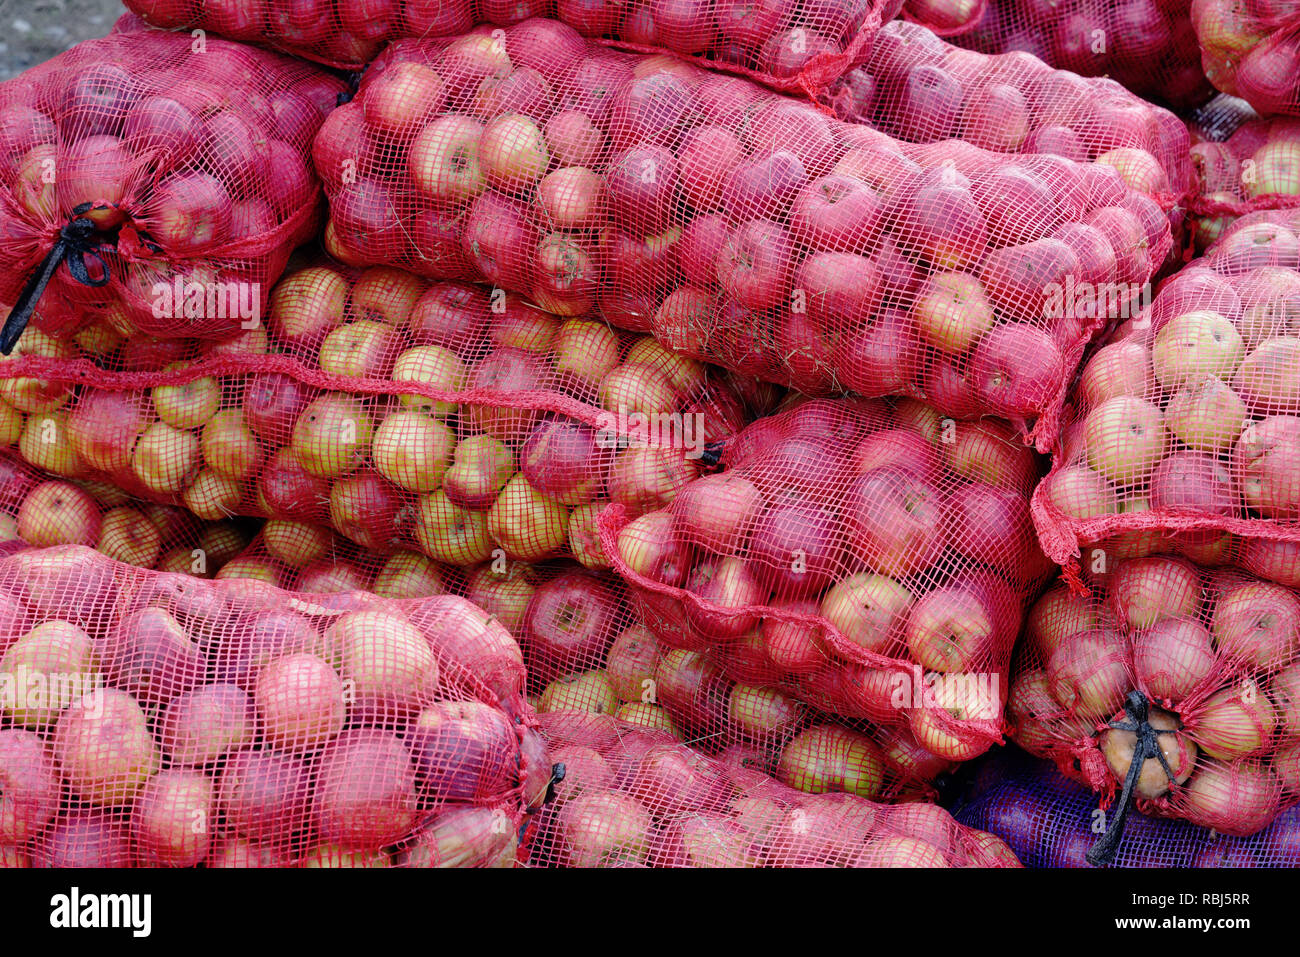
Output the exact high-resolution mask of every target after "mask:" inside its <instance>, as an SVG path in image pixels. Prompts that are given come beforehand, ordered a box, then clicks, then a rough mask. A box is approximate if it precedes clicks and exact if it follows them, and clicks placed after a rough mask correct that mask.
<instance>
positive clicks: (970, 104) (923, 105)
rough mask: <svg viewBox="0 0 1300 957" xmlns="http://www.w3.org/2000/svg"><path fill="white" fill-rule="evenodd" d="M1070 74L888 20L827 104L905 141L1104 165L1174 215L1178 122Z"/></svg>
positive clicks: (1104, 83) (1097, 81)
mask: <svg viewBox="0 0 1300 957" xmlns="http://www.w3.org/2000/svg"><path fill="white" fill-rule="evenodd" d="M1098 6H1103V5H1102V4H1098ZM1048 62H1051V61H1048ZM1053 66H1058V67H1059V66H1062V64H1053ZM1072 69H1073V68H1072V67H1067V68H1065V69H1053V68H1052V67H1051V66H1049V65H1048V64H1047V63H1044V62H1043V61H1042V60H1040V59H1038V58H1037V57H1035V56H1033V55H1031V53H1028V52H1025V51H1023V50H1014V51H1008V52H1006V53H1002V52H1001V51H997V52H993V53H989V52H981V51H978V50H972V49H963V48H962V47H960V46H957V45H955V43H953V42H947V41H945V40H942V39H940V38H939V37H937V36H935V35H934V34H933V33H931V32H930V31H929V30H926V29H925V28H923V27H921V26H918V25H917V24H915V23H907V22H905V21H901V20H896V21H894V22H893V23H890V24H887V25H886V26H885V28H884V29H882V30H881V32H880V35H879V36H878V37H877V38H876V40H875V42H874V43H873V44H872V48H871V55H870V56H869V57H868V58H867V60H866V62H865V63H863V65H862V66H861V67H859V68H857V69H855V70H854V71H853V72H852V73H850V74H848V75H847V76H846V77H845V79H844V82H843V83H842V84H841V85H840V87H839V88H838V89H837V94H838V95H837V96H836V97H835V98H834V100H835V103H836V106H837V108H838V112H839V113H840V115H841V116H845V117H848V118H852V119H856V120H858V121H862V122H868V123H870V124H871V125H872V126H873V127H875V128H877V129H879V130H882V131H884V132H886V133H888V134H890V135H891V136H894V137H896V138H898V139H899V140H902V141H904V142H910V143H935V144H943V142H944V141H945V140H949V139H960V140H962V141H964V142H966V143H969V144H971V145H974V146H978V147H981V148H983V149H986V150H989V151H991V152H995V153H1048V154H1052V155H1056V156H1062V157H1065V158H1067V159H1071V160H1075V161H1077V162H1086V161H1096V162H1100V163H1104V164H1106V165H1110V166H1113V167H1114V168H1115V169H1116V170H1117V171H1118V172H1119V173H1120V174H1121V176H1122V177H1123V179H1124V182H1125V183H1126V184H1127V185H1128V186H1129V187H1130V188H1132V189H1133V190H1134V191H1135V192H1137V193H1139V194H1141V195H1142V196H1145V197H1147V198H1148V199H1150V200H1152V201H1154V202H1156V203H1157V204H1158V205H1159V206H1160V207H1161V208H1162V209H1165V210H1168V211H1171V212H1172V211H1173V209H1174V207H1175V206H1176V205H1177V203H1178V202H1179V200H1180V199H1181V198H1182V196H1183V194H1184V193H1185V192H1186V191H1187V188H1188V185H1189V177H1190V169H1189V166H1188V159H1187V148H1188V133H1187V128H1186V124H1184V123H1183V121H1182V120H1180V119H1179V118H1178V117H1177V116H1175V115H1174V114H1173V113H1171V112H1170V111H1169V110H1167V109H1163V108H1161V107H1159V106H1156V105H1154V104H1152V103H1148V102H1146V101H1145V100H1143V99H1141V97H1139V96H1137V95H1135V94H1134V93H1133V92H1131V91H1130V90H1128V89H1126V88H1125V87H1124V86H1121V85H1120V83H1118V82H1116V79H1115V78H1113V77H1103V76H1097V75H1088V74H1089V71H1084V70H1080V71H1078V73H1084V74H1085V75H1084V76H1079V75H1077V73H1076V72H1071V70H1072ZM1096 72H1097V71H1092V73H1094V74H1095V73H1096ZM956 148H957V147H955V146H954V145H953V144H945V146H944V149H945V150H946V151H951V150H953V149H956ZM1143 205H1144V206H1145V204H1143Z"/></svg>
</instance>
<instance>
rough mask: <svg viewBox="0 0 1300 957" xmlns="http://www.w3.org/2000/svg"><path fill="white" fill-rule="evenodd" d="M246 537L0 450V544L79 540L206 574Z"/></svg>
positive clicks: (234, 528) (231, 525)
mask: <svg viewBox="0 0 1300 957" xmlns="http://www.w3.org/2000/svg"><path fill="white" fill-rule="evenodd" d="M251 538H252V534H251V532H250V531H249V529H247V528H245V527H244V525H242V524H241V523H239V522H233V521H225V520H222V521H214V522H205V521H202V520H200V519H198V518H196V517H195V516H193V515H191V514H190V513H189V512H187V511H186V510H185V509H183V508H177V507H175V506H170V505H158V504H155V503H152V502H146V501H142V500H139V499H133V498H131V497H130V496H128V495H127V494H126V493H125V492H123V491H122V490H121V489H117V488H113V487H111V486H106V485H102V484H100V483H96V482H85V481H73V482H69V481H66V480H64V479H62V478H60V477H58V476H54V475H50V474H46V473H44V472H42V471H41V470H39V469H36V468H33V467H32V466H31V465H29V464H28V463H27V462H25V461H23V460H22V459H21V458H20V457H19V456H17V455H15V454H14V453H13V452H12V451H9V450H5V451H3V452H0V547H6V548H22V547H25V546H35V547H37V548H49V547H52V546H55V545H85V546H89V547H91V548H94V549H95V550H97V551H99V552H101V553H102V554H104V555H107V556H108V557H109V558H111V559H114V560H115V561H120V562H124V563H125V564H128V565H136V566H138V567H140V568H154V569H157V570H158V571H168V572H184V573H186V574H190V575H197V576H199V577H201V578H211V577H213V576H214V575H215V574H216V572H217V571H218V570H219V569H220V568H222V567H223V566H224V565H225V564H226V563H227V562H228V561H230V560H231V559H232V558H234V557H235V556H236V555H237V554H239V553H240V552H241V551H242V550H243V549H244V548H245V547H247V545H248V544H249V540H250V539H251Z"/></svg>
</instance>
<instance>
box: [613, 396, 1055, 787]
mask: <svg viewBox="0 0 1300 957" xmlns="http://www.w3.org/2000/svg"><path fill="white" fill-rule="evenodd" d="M722 463H723V465H724V466H725V470H724V471H722V472H720V473H718V474H714V475H710V476H706V477H702V478H699V479H696V480H695V481H694V482H692V483H690V484H689V485H687V486H686V487H685V488H684V489H683V490H682V491H681V492H680V493H678V495H677V497H676V498H675V499H674V500H673V502H672V503H671V504H670V505H669V506H668V507H666V508H663V509H659V510H657V511H653V512H648V513H646V514H643V515H641V516H639V517H637V516H634V515H628V514H627V513H626V512H624V511H623V510H620V509H618V508H616V507H611V508H610V509H608V510H607V511H606V512H605V513H604V514H602V516H601V519H600V528H601V541H602V543H603V545H604V548H605V553H606V555H608V556H609V558H610V561H611V562H612V564H613V565H614V568H615V570H616V571H618V572H619V574H621V575H622V576H623V577H624V579H626V581H627V582H628V584H629V585H630V586H631V589H632V592H633V594H634V595H635V596H636V598H637V601H638V604H639V608H640V614H641V617H642V619H643V620H644V622H645V624H646V626H647V627H648V628H649V629H650V630H651V631H652V632H654V634H655V635H656V637H657V638H658V639H659V640H660V641H661V642H662V643H663V644H664V645H667V646H669V647H672V648H679V649H684V650H688V651H702V652H705V653H706V654H707V656H709V657H712V658H714V659H715V660H717V661H718V662H719V663H720V664H721V665H722V667H723V669H724V670H725V671H727V672H728V673H729V674H731V675H732V676H734V677H736V678H739V679H740V680H743V681H748V682H754V683H758V684H762V685H770V686H773V687H777V688H779V689H781V690H782V691H783V692H785V693H786V694H788V695H790V696H791V697H794V698H797V699H799V700H801V701H804V702H806V703H808V704H810V705H811V706H813V707H815V708H818V709H821V710H824V711H827V712H829V713H832V714H836V715H840V716H842V717H849V718H862V719H866V720H869V721H871V722H874V723H876V724H878V725H880V726H881V727H883V728H885V729H886V730H887V731H890V732H891V733H895V734H900V735H902V737H903V739H904V743H905V745H906V742H909V741H910V742H911V745H912V746H919V748H920V749H921V753H922V754H926V753H928V755H929V760H931V761H934V760H936V759H937V760H939V761H940V762H942V761H964V760H968V759H970V758H972V757H974V756H976V755H978V754H980V753H982V752H983V751H985V750H987V749H988V748H989V747H990V746H991V745H992V744H994V743H995V742H997V741H999V740H1001V735H1002V704H1003V702H1004V701H1005V698H1006V691H1007V675H1008V668H1009V666H1010V661H1011V650H1012V646H1013V645H1014V644H1015V640H1016V636H1017V635H1018V634H1019V632H1020V625H1021V620H1022V609H1023V608H1024V606H1025V603H1026V601H1027V599H1028V597H1029V596H1030V595H1031V594H1033V592H1034V591H1035V589H1036V587H1038V586H1039V585H1040V584H1041V583H1042V582H1043V581H1044V580H1045V579H1046V577H1047V576H1048V574H1049V573H1050V572H1051V571H1052V567H1051V566H1050V565H1049V564H1048V562H1047V559H1046V558H1045V557H1044V556H1043V554H1042V552H1041V551H1039V549H1038V545H1037V542H1036V540H1035V537H1034V534H1033V529H1032V525H1031V523H1030V521H1029V514H1028V496H1029V490H1030V489H1031V488H1032V487H1033V485H1034V483H1035V482H1036V481H1037V478H1038V474H1039V471H1038V468H1039V467H1038V463H1037V461H1036V460H1035V456H1034V454H1033V453H1032V452H1031V451H1030V450H1028V449H1026V448H1024V447H1023V446H1021V445H1020V443H1018V442H1017V440H1016V437H1015V435H1014V432H1013V431H1012V430H1011V429H1010V428H1009V427H1007V426H1006V425H1005V424H1003V423H998V422H996V421H993V420H986V421H984V422H981V423H963V422H955V421H954V420H952V419H945V418H943V417H942V416H940V415H939V413H937V412H936V411H935V410H934V409H933V408H930V407H928V406H924V405H922V404H920V403H917V402H915V401H912V400H903V401H900V402H899V403H898V404H897V405H896V406H893V407H891V406H889V405H886V404H885V403H883V402H880V401H877V400H854V401H840V402H833V401H829V400H808V401H805V402H803V403H802V404H800V405H798V406H797V407H795V408H792V409H790V410H789V411H786V412H784V413H782V414H780V415H775V416H770V417H768V418H765V419H762V420H760V421H758V422H756V423H754V424H752V425H750V426H749V427H748V428H746V429H745V431H743V432H742V433H740V435H738V436H737V437H736V438H735V439H733V440H731V441H729V442H728V443H727V445H726V448H725V449H724V452H723V457H722ZM904 749H905V750H906V747H905V748H904Z"/></svg>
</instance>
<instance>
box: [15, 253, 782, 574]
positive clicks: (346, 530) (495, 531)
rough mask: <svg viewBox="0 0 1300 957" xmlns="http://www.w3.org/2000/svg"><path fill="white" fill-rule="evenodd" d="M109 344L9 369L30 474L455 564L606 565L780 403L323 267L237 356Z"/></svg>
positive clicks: (511, 317) (461, 301)
mask: <svg viewBox="0 0 1300 957" xmlns="http://www.w3.org/2000/svg"><path fill="white" fill-rule="evenodd" d="M101 331H102V330H101V329H99V328H96V329H93V330H90V332H92V333H95V334H94V335H85V336H82V337H81V338H80V340H79V342H71V341H68V340H55V339H52V338H51V337H49V336H47V335H45V334H44V333H41V332H40V331H39V330H35V329H32V330H29V331H28V332H27V333H26V334H25V336H24V337H23V339H22V341H21V342H20V343H19V346H18V349H17V351H16V354H15V355H13V356H11V357H10V358H9V359H8V361H7V362H5V363H0V377H2V378H0V400H3V401H5V402H6V403H7V406H6V407H7V408H9V409H10V410H11V413H12V414H11V413H6V415H7V416H8V417H10V418H13V419H14V420H15V423H16V422H17V420H18V419H22V418H23V416H22V415H21V414H19V413H26V420H25V424H23V425H22V427H21V430H20V434H19V438H18V439H17V443H16V444H17V446H18V449H19V451H20V453H21V454H22V455H23V456H24V457H25V458H26V459H27V460H28V461H30V462H32V463H33V464H35V465H38V466H40V467H42V468H45V469H47V470H49V471H51V472H55V473H57V474H61V475H64V476H68V477H83V478H95V479H98V480H100V481H105V482H110V483H112V484H114V485H117V486H119V487H121V488H123V489H126V490H127V491H129V492H131V493H132V494H136V495H140V496H144V497H151V498H153V499H155V500H158V501H166V502H170V503H175V504H180V505H184V506H185V507H186V508H188V509H189V510H190V511H192V512H194V513H195V514H196V515H198V516H200V517H202V518H206V519H217V518H221V517H225V516H227V515H236V514H238V515H257V516H265V517H271V518H284V519H292V520H295V521H305V522H315V523H321V524H329V525H331V526H332V527H334V528H335V529H336V530H338V531H340V532H342V533H343V534H344V535H346V536H348V537H350V538H351V539H352V540H353V541H355V542H357V543H358V544H359V545H361V546H362V547H363V548H365V549H368V550H372V551H376V552H391V551H395V550H400V549H418V550H420V551H423V552H424V553H425V554H426V555H428V556H430V557H432V558H435V559H438V560H440V561H443V562H447V563H450V564H457V565H471V564H475V563H477V562H481V561H484V560H487V559H488V558H490V557H492V556H493V555H494V554H495V552H496V550H498V549H500V550H501V551H502V552H503V554H504V555H505V556H507V557H510V558H517V559H520V560H524V561H539V560H541V559H544V558H547V557H550V556H552V555H557V554H563V553H569V554H579V555H581V556H582V558H583V560H584V561H586V562H592V563H595V562H598V561H599V558H598V556H596V555H594V554H590V555H589V554H586V552H589V551H590V550H591V549H592V548H593V547H594V542H595V532H594V519H595V515H596V514H597V512H598V511H599V509H600V508H601V507H602V506H603V504H604V503H605V502H607V501H616V502H622V503H624V504H627V505H629V506H631V507H636V508H654V507H658V506H659V505H662V504H666V503H667V502H668V501H670V500H671V498H672V495H673V494H675V492H676V490H677V489H678V488H679V487H680V486H681V485H683V484H685V483H686V482H687V481H688V480H689V479H690V478H692V477H694V476H695V475H696V474H698V471H699V467H700V464H701V462H702V461H704V460H705V459H706V458H707V457H708V455H709V454H711V453H710V448H711V446H712V445H713V443H715V442H717V441H718V440H720V439H722V438H725V437H726V436H728V435H730V434H732V433H733V432H735V431H737V430H738V429H739V428H740V427H741V426H742V425H743V424H744V422H745V421H746V420H747V418H748V416H749V415H750V414H751V408H752V410H753V411H754V412H761V411H764V410H765V408H766V407H767V406H768V404H770V403H772V402H773V401H774V399H775V396H776V389H775V388H773V387H770V386H766V385H761V384H759V383H757V382H756V381H754V380H752V379H750V378H748V377H745V376H742V375H736V374H729V373H722V372H719V371H718V370H712V369H707V368H705V366H703V365H702V364H701V363H699V362H696V361H694V360H692V359H688V358H684V357H681V356H677V355H675V354H672V353H670V352H668V351H667V350H666V349H664V348H663V347H662V346H660V345H659V344H658V343H657V342H655V341H654V339H652V338H651V337H649V336H644V335H642V336H636V335H634V334H630V333H618V332H615V331H613V330H611V329H610V328H609V327H608V326H607V325H606V324H604V323H603V322H601V321H600V320H599V319H598V318H579V317H562V316H556V315H552V314H548V313H544V312H542V311H540V310H538V309H535V308H533V307H530V306H528V305H526V304H524V303H523V302H521V301H520V300H519V299H518V298H517V297H515V296H510V295H506V294H504V293H502V292H501V291H500V290H492V289H489V288H487V287H476V286H470V285H466V284H463V283H454V282H438V283H431V282H429V281H428V280H426V279H422V278H419V277H416V276H414V275H412V274H410V273H405V272H401V271H399V270H396V269H392V268H373V269H367V270H360V269H353V268H350V267H341V266H338V265H337V264H333V263H329V262H321V261H317V262H316V264H315V265H307V266H303V267H302V268H298V269H294V270H291V271H290V272H289V273H288V274H287V275H286V277H285V278H284V279H283V280H282V281H281V282H280V283H279V284H278V285H277V286H276V288H275V289H274V290H273V292H272V293H271V296H270V303H269V310H268V315H267V318H266V322H265V323H263V324H261V325H259V326H258V327H257V328H255V329H252V330H249V331H248V332H246V333H245V334H244V335H243V336H241V337H240V338H239V339H236V340H229V341H226V342H219V343H214V342H208V341H199V340H194V339H189V340H166V341H162V340H153V341H148V340H141V339H136V338H132V339H129V340H126V341H120V338H119V337H114V336H113V335H107V336H100V335H98V333H99V332H101ZM15 427H16V424H15ZM10 431H11V432H12V431H14V430H13V429H11V430H10ZM47 440H48V441H47Z"/></svg>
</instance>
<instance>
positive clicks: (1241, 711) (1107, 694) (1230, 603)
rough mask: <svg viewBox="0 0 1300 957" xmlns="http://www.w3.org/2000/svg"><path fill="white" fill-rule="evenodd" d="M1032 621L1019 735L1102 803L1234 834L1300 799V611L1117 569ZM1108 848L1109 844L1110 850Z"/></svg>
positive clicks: (1019, 696)
mask: <svg viewBox="0 0 1300 957" xmlns="http://www.w3.org/2000/svg"><path fill="white" fill-rule="evenodd" d="M1091 585H1092V588H1091V592H1090V594H1089V595H1087V596H1086V597H1084V596H1080V595H1077V594H1075V593H1073V592H1072V591H1071V590H1070V589H1068V588H1066V587H1065V586H1063V585H1060V586H1057V587H1056V588H1054V589H1052V590H1050V591H1049V592H1047V594H1046V595H1044V596H1043V597H1042V598H1041V599H1040V600H1039V602H1038V603H1037V604H1036V605H1035V606H1034V607H1033V609H1032V610H1031V611H1030V613H1029V617H1028V626H1027V629H1026V634H1025V641H1024V642H1023V644H1022V646H1021V648H1020V649H1019V651H1018V652H1017V661H1016V666H1015V676H1014V679H1013V683H1012V687H1011V694H1010V699H1009V701H1008V713H1009V716H1010V720H1011V724H1012V728H1011V732H1010V734H1011V736H1012V738H1013V739H1014V740H1015V741H1016V743H1018V744H1020V745H1021V746H1022V747H1024V748H1025V749H1026V750H1028V751H1030V752H1032V753H1034V754H1038V755H1041V756H1045V757H1050V758H1052V759H1053V760H1055V761H1056V763H1057V765H1058V766H1059V767H1060V769H1061V771H1062V772H1063V773H1065V774H1066V775H1068V776H1070V777H1072V778H1074V779H1076V780H1078V781H1081V782H1083V783H1084V784H1087V785H1088V786H1089V787H1090V788H1092V789H1093V790H1094V791H1098V792H1101V793H1103V794H1105V795H1111V794H1114V793H1116V792H1119V794H1120V797H1119V805H1118V807H1117V808H1116V809H1115V810H1116V814H1115V820H1113V821H1112V822H1111V823H1112V825H1113V826H1114V828H1115V829H1116V831H1113V832H1112V833H1111V834H1110V835H1108V837H1109V840H1110V841H1113V840H1114V839H1115V838H1114V835H1115V833H1117V830H1118V828H1122V827H1123V809H1124V808H1125V807H1127V805H1128V802H1129V800H1130V798H1131V799H1132V800H1133V801H1134V802H1135V804H1136V806H1137V807H1138V809H1139V810H1141V811H1143V812H1144V813H1147V814H1154V815H1159V816H1165V817H1178V818H1183V819H1186V820H1189V821H1191V822H1192V823H1194V824H1198V825H1200V826H1202V827H1208V828H1212V829H1214V830H1216V831H1218V832H1220V833H1223V834H1234V835H1249V834H1255V833H1257V832H1258V831H1260V830H1262V829H1263V828H1264V827H1265V826H1266V825H1267V824H1268V823H1269V822H1270V821H1272V820H1273V818H1274V817H1275V816H1276V815H1277V814H1278V812H1279V811H1280V810H1282V809H1283V808H1285V807H1288V806H1290V805H1292V804H1294V803H1295V801H1296V797H1297V795H1300V712H1297V710H1296V707H1297V702H1300V694H1298V689H1300V665H1298V664H1297V655H1298V653H1300V597H1298V596H1297V593H1296V591H1295V589H1290V588H1285V587H1283V586H1281V585H1278V584H1276V583H1273V582H1268V581H1264V580H1262V579H1258V578H1255V577H1254V576H1251V575H1248V574H1246V573H1245V572H1243V571H1241V570H1239V569H1236V568H1222V569H1206V568H1201V567H1198V566H1197V565H1194V564H1192V563H1191V562H1189V561H1187V560H1186V559H1184V558H1180V557H1170V556H1163V555H1157V556H1149V557H1146V558H1140V559H1132V560H1129V561H1124V562H1115V563H1113V564H1112V565H1111V566H1110V568H1109V569H1108V571H1107V573H1106V574H1105V575H1101V576H1093V577H1092V579H1091ZM1104 847H1105V844H1103V848H1104Z"/></svg>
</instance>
